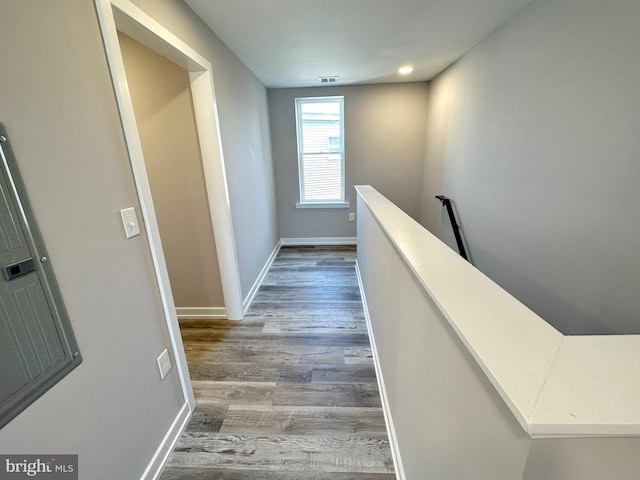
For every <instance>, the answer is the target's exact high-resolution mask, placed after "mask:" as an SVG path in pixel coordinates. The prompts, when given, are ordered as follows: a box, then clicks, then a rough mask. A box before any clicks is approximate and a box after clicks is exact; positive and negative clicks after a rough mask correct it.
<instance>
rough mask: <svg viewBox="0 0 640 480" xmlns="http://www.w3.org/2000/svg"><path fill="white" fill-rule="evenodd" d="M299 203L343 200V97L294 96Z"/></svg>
mask: <svg viewBox="0 0 640 480" xmlns="http://www.w3.org/2000/svg"><path fill="white" fill-rule="evenodd" d="M296 119H297V129H298V172H299V180H300V202H301V203H338V202H344V134H343V132H344V127H343V124H344V122H343V97H313V98H297V99H296Z"/></svg>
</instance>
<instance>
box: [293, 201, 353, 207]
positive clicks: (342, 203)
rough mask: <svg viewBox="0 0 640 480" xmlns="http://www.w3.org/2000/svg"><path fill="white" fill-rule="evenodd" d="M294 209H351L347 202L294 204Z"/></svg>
mask: <svg viewBox="0 0 640 480" xmlns="http://www.w3.org/2000/svg"><path fill="white" fill-rule="evenodd" d="M296 208H351V203H349V202H331V203H329V202H326V203H321V202H316V203H313V202H296Z"/></svg>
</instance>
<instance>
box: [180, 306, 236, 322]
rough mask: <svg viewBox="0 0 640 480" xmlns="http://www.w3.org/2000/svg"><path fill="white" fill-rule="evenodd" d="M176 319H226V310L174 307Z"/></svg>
mask: <svg viewBox="0 0 640 480" xmlns="http://www.w3.org/2000/svg"><path fill="white" fill-rule="evenodd" d="M176 315H177V317H178V318H185V319H186V318H190V319H203V320H207V319H216V318H227V310H226V309H225V308H224V307H176Z"/></svg>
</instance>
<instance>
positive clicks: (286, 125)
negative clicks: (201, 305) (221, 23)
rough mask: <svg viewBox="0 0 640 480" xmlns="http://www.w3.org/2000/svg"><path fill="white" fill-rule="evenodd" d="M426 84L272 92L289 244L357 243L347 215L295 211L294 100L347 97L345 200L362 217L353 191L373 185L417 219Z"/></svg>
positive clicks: (279, 195)
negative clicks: (330, 240) (307, 241)
mask: <svg viewBox="0 0 640 480" xmlns="http://www.w3.org/2000/svg"><path fill="white" fill-rule="evenodd" d="M428 93H429V92H428V86H427V84H426V83H399V84H393V85H391V84H390V85H358V86H344V87H337V86H334V87H324V88H296V89H270V90H269V111H270V119H271V120H270V123H271V138H272V146H273V159H274V165H275V172H276V187H277V198H278V218H279V222H280V232H281V235H282V237H283V238H309V237H311V238H313V237H355V235H356V223H355V222H350V221H349V216H348V211H347V210H346V209H296V207H295V203H296V202H298V201H299V200H300V198H299V197H300V193H299V186H298V156H297V155H298V154H297V139H296V125H295V98H297V97H314V96H332V95H343V96H344V115H345V119H344V121H345V125H344V130H345V171H346V172H345V173H346V178H345V180H346V182H345V184H346V198H347V201H350V202H351V208H350V210H349V211H350V212H355V209H356V205H355V200H356V198H355V190H354V189H353V186H354V185H359V184H370V185H372V186H374V187H375V188H376V189H377V190H378V191H379V192H381V193H383V194H384V195H385V196H386V197H387V198H389V199H390V200H391V201H393V202H394V203H396V204H397V205H398V206H400V207H401V208H402V209H404V210H405V211H406V212H407V213H409V214H410V215H414V216H415V215H417V212H418V206H419V203H420V191H421V179H422V169H423V165H422V164H423V159H424V149H425V146H424V134H425V130H426V118H427V116H426V112H427V102H428Z"/></svg>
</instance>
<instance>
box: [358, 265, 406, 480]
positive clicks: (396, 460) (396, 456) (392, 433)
mask: <svg viewBox="0 0 640 480" xmlns="http://www.w3.org/2000/svg"><path fill="white" fill-rule="evenodd" d="M356 275H357V276H358V286H359V288H360V296H361V297H362V307H363V309H364V317H365V319H366V321H367V330H368V332H369V339H370V341H371V353H372V354H373V364H374V365H375V368H376V378H377V379H378V389H379V390H380V400H381V402H382V411H383V413H384V421H385V423H386V425H387V432H388V434H389V443H390V446H391V455H392V457H393V467H394V469H395V471H396V478H397V479H398V480H406V478H407V477H406V476H405V474H404V467H403V465H402V456H401V455H400V446H399V445H398V437H397V436H396V429H395V427H394V425H393V417H392V415H391V407H390V405H389V399H388V397H387V389H386V387H385V384H384V377H383V375H382V367H381V365H380V357H378V348H377V347H376V339H375V337H374V335H373V329H372V328H371V317H370V316H369V308H368V306H367V297H366V295H365V293H364V285H363V284H362V277H361V276H360V267H359V266H358V262H357V261H356Z"/></svg>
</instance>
